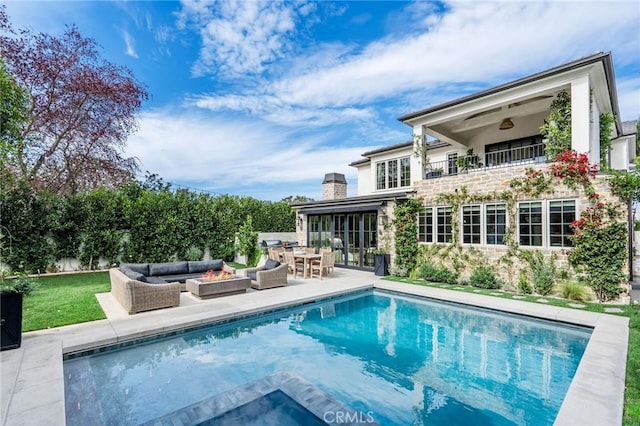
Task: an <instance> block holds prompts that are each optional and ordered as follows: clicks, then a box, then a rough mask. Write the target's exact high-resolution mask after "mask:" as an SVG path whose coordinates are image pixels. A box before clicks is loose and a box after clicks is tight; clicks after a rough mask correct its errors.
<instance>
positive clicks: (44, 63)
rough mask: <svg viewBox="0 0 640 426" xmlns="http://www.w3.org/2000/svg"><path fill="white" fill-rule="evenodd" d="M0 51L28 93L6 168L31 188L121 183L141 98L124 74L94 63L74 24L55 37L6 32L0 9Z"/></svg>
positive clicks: (128, 167)
mask: <svg viewBox="0 0 640 426" xmlns="http://www.w3.org/2000/svg"><path fill="white" fill-rule="evenodd" d="M0 53H1V54H2V57H3V59H4V61H5V63H6V66H7V70H8V72H9V73H10V74H11V75H12V76H13V78H15V80H16V81H17V83H18V84H19V85H20V86H21V87H23V88H25V89H26V90H27V92H28V95H29V101H30V103H29V105H28V107H29V108H28V111H27V115H26V117H25V121H24V122H23V123H22V125H21V126H20V130H19V132H18V138H19V139H20V141H21V143H19V144H17V145H16V146H18V147H19V148H20V149H19V150H18V151H17V152H16V153H15V155H14V156H13V157H12V158H13V161H12V163H11V164H10V167H11V169H12V171H13V173H14V174H15V175H16V177H17V178H19V179H24V180H26V181H28V182H29V183H30V185H31V186H33V187H35V188H46V189H49V190H50V191H52V192H56V193H69V192H75V191H82V190H87V189H92V188H95V187H97V186H103V185H108V186H111V185H117V184H120V183H121V182H124V181H125V180H128V179H129V178H130V177H131V176H132V174H133V173H134V172H135V171H136V169H137V161H136V160H135V159H133V158H124V156H123V154H122V149H123V148H124V146H125V143H126V140H127V137H128V136H129V135H130V134H131V133H132V132H133V131H134V130H135V129H136V125H137V122H136V119H135V114H136V113H137V112H138V110H139V109H140V106H141V104H142V101H143V100H145V99H147V98H148V93H147V90H146V88H145V87H144V85H143V84H141V83H140V82H138V81H137V80H136V79H135V78H134V76H133V74H132V72H131V70H130V69H128V68H126V67H123V66H118V65H114V64H112V63H110V62H108V61H106V60H103V59H101V58H100V55H99V52H98V45H97V44H96V42H95V41H94V40H93V39H91V38H84V37H82V35H81V34H80V33H79V32H78V30H77V28H76V27H74V26H70V27H67V30H66V31H65V33H64V34H63V35H62V36H61V37H53V36H51V35H48V34H44V33H38V34H33V33H31V32H30V31H27V30H23V31H20V32H19V33H16V32H14V31H13V29H12V28H11V26H10V24H9V20H8V19H7V16H6V14H5V11H4V8H0Z"/></svg>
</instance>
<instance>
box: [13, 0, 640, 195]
mask: <svg viewBox="0 0 640 426" xmlns="http://www.w3.org/2000/svg"><path fill="white" fill-rule="evenodd" d="M5 4H6V5H7V13H8V15H9V17H10V19H11V21H12V24H13V26H14V27H16V28H23V27H29V28H31V29H33V30H35V31H42V32H46V33H49V34H54V35H59V34H61V33H62V32H63V31H64V29H65V25H66V24H75V25H77V27H78V28H79V30H80V32H81V34H82V35H84V36H86V37H93V38H95V39H96V40H97V41H98V43H99V44H100V45H101V46H102V47H103V48H104V51H103V56H104V57H105V58H106V59H108V60H110V61H112V62H114V63H116V64H120V65H126V66H128V67H129V68H131V69H132V70H133V72H134V74H135V76H136V78H137V79H138V80H140V81H141V82H143V83H145V84H146V85H147V86H148V89H149V92H150V93H151V96H152V97H151V99H150V100H149V101H148V102H146V103H145V104H144V105H143V108H142V111H141V113H140V116H139V125H140V126H139V130H138V131H137V132H136V133H135V134H134V135H132V136H131V137H130V138H129V141H128V144H127V148H126V151H125V153H126V154H127V155H129V156H135V157H137V158H138V159H139V160H140V163H141V172H142V174H144V171H147V170H148V171H150V172H152V173H157V174H158V175H160V176H161V177H162V178H163V179H164V180H166V181H169V182H173V183H177V184H181V185H185V186H188V187H192V188H198V189H202V190H206V191H210V192H213V193H228V194H233V195H247V196H252V197H255V198H258V199H264V200H280V199H282V198H283V197H286V196H288V195H306V196H309V197H312V198H315V199H320V198H321V183H322V179H323V177H324V174H325V173H328V172H339V173H344V174H345V175H346V176H347V181H348V184H349V195H350V196H354V195H357V194H356V186H357V182H356V171H355V169H354V168H353V167H349V166H348V164H349V163H350V162H352V161H354V160H358V159H360V158H361V154H362V153H363V152H365V151H368V150H371V149H374V148H377V147H380V146H384V145H390V144H395V143H399V142H404V141H408V140H410V139H411V133H412V131H411V128H409V127H407V126H406V125H404V124H401V123H400V122H398V121H397V117H399V116H401V115H403V114H405V113H407V112H411V111H415V110H419V109H422V108H426V107H429V106H431V105H435V104H438V103H440V102H444V101H447V100H450V99H454V98H457V97H460V96H463V95H467V94H470V93H473V92H476V91H479V90H482V89H486V88H489V87H492V86H495V85H498V84H502V83H505V82H508V81H511V80H514V79H516V78H520V77H523V76H526V75H530V74H533V73H535V72H538V71H542V70H545V69H547V68H550V67H553V66H556V65H560V64H563V63H566V62H569V61H571V60H574V59H577V58H580V57H582V56H585V55H589V54H592V53H595V52H599V51H611V52H612V53H613V61H614V66H615V73H616V83H617V86H618V97H619V102H620V111H621V115H622V117H621V118H622V119H623V120H635V119H638V117H640V5H639V3H638V2H637V1H624V2H595V1H594V2H580V1H571V2H569V1H562V2H560V1H556V2H550V3H548V2H535V1H528V2H512V1H502V2H426V1H420V2H400V1H388V2H383V1H351V2H329V1H316V2H312V1H309V2H307V1H298V2H279V1H214V2H202V1H197V2H170V1H126V2H119V1H99V2H88V1H68V2H58V1H40V2H35V1H24V0H23V1H19V2H18V1H9V2H7V3H5Z"/></svg>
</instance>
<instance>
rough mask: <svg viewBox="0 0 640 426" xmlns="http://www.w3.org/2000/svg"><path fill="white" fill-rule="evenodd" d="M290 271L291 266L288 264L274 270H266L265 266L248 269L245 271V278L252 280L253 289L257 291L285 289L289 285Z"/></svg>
mask: <svg viewBox="0 0 640 426" xmlns="http://www.w3.org/2000/svg"><path fill="white" fill-rule="evenodd" d="M288 269H289V265H287V264H286V263H281V264H280V266H276V267H275V268H273V269H264V266H260V267H257V268H247V269H245V270H244V276H245V277H249V278H251V287H252V288H255V289H257V290H264V289H266V288H273V287H284V286H286V285H287V272H288ZM254 274H255V277H254Z"/></svg>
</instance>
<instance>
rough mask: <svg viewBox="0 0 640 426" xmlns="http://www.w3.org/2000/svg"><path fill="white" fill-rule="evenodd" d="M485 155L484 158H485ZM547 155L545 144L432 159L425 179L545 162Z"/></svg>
mask: <svg viewBox="0 0 640 426" xmlns="http://www.w3.org/2000/svg"><path fill="white" fill-rule="evenodd" d="M483 157H484V158H483ZM546 161H547V157H546V156H545V153H544V144H543V143H540V144H536V145H529V146H522V147H518V148H511V149H503V150H500V151H493V152H487V153H485V154H484V156H482V155H479V154H471V155H463V156H455V157H451V158H449V159H447V160H443V161H432V162H430V163H429V165H428V167H427V170H426V172H425V176H424V178H425V179H435V178H439V177H442V176H450V175H458V174H460V173H469V172H471V171H476V170H487V169H494V168H500V167H512V166H519V165H522V164H535V163H544V162H546Z"/></svg>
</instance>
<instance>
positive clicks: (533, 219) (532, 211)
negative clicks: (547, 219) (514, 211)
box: [518, 202, 542, 246]
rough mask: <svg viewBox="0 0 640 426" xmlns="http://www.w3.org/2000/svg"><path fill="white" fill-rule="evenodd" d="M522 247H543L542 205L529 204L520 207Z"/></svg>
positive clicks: (519, 218)
mask: <svg viewBox="0 0 640 426" xmlns="http://www.w3.org/2000/svg"><path fill="white" fill-rule="evenodd" d="M518 224H519V229H520V245H522V246H542V203H541V202H527V203H520V204H519V205H518Z"/></svg>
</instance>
